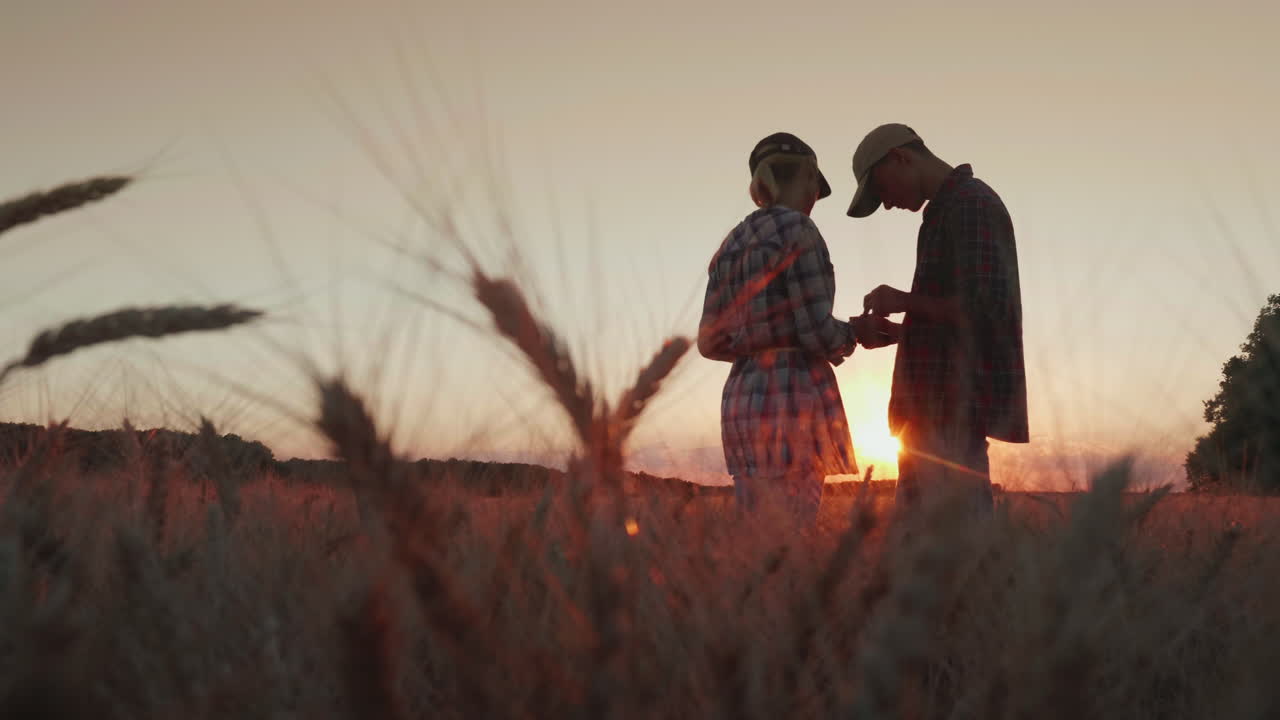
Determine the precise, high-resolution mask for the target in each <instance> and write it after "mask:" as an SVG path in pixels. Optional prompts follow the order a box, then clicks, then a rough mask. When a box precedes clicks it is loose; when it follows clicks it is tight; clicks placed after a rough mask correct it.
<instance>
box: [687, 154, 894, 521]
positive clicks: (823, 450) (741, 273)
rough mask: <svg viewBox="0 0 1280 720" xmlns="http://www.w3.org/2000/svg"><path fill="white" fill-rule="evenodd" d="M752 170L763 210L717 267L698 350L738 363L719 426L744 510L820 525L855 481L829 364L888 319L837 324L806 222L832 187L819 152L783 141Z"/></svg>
mask: <svg viewBox="0 0 1280 720" xmlns="http://www.w3.org/2000/svg"><path fill="white" fill-rule="evenodd" d="M747 166H748V168H749V169H750V170H751V185H750V194H751V199H752V201H754V202H755V204H756V207H757V208H758V209H757V210H755V211H754V212H752V213H751V214H750V215H748V216H747V217H746V218H745V219H744V220H743V221H742V222H740V223H738V225H737V227H735V228H734V229H733V230H732V231H730V232H729V234H728V236H727V237H726V238H725V239H724V242H723V243H722V244H721V245H720V249H719V250H718V251H717V252H716V254H715V256H714V257H713V258H712V259H711V264H710V267H709V268H708V275H709V277H708V282H707V294H706V299H705V301H704V303H703V312H702V320H701V322H700V323H699V328H698V350H699V352H701V353H702V355H703V356H704V357H708V358H711V359H713V360H724V361H727V362H732V363H733V368H732V369H731V370H730V371H729V379H728V380H727V381H726V382H725V385H724V392H723V394H722V396H721V403H720V429H721V438H722V440H723V443H724V456H725V462H726V464H727V465H728V469H729V473H730V474H731V475H732V476H733V484H734V496H735V498H736V500H737V502H738V505H739V506H740V507H741V508H743V509H744V510H747V511H754V510H755V509H756V508H757V507H758V506H759V502H760V498H761V497H762V496H770V497H773V498H774V499H775V501H776V502H778V503H780V504H781V505H782V506H783V507H784V508H785V509H786V510H787V511H788V512H789V513H790V514H791V515H792V517H794V518H795V519H796V520H797V521H798V522H799V523H800V524H802V525H812V524H813V522H814V520H815V519H816V518H817V514H818V507H819V505H820V504H821V502H822V486H823V484H824V482H825V479H826V476H827V475H836V474H847V473H856V472H857V465H856V463H855V461H854V456H853V443H852V440H851V438H850V436H849V425H848V423H847V422H846V420H845V413H844V404H843V403H842V402H841V400H840V390H839V388H838V387H837V385H836V378H835V373H834V372H833V371H832V369H831V366H832V365H838V364H840V363H841V362H843V361H844V358H845V357H847V356H848V355H850V354H851V353H852V352H853V351H854V348H855V347H856V345H857V342H858V333H859V331H864V332H866V333H868V334H870V333H873V332H884V331H887V328H886V327H881V326H882V325H886V324H887V323H889V321H888V320H885V319H884V318H878V317H874V316H863V317H858V318H851V319H850V321H848V322H846V321H843V320H837V319H836V318H834V317H832V315H831V308H832V303H833V300H834V296H835V275H834V269H833V268H832V265H831V259H830V255H829V254H828V252H827V244H826V242H825V241H824V240H823V239H822V234H821V233H819V232H818V228H817V226H815V225H814V224H813V221H812V220H810V219H809V213H810V212H811V211H812V210H813V206H814V204H815V203H816V202H817V201H818V200H819V199H821V198H824V197H827V196H828V195H830V194H831V187H830V186H829V185H828V184H827V180H826V178H824V177H823V175H822V172H821V171H819V170H818V161H817V156H816V155H815V154H814V152H813V150H812V149H811V148H810V147H809V146H808V145H806V144H805V143H804V142H803V141H801V140H800V139H799V138H797V137H796V136H794V135H791V134H790V133H775V134H773V135H770V136H768V137H766V138H764V139H763V140H761V141H760V142H759V143H757V144H756V146H755V149H753V150H752V151H751V155H750V157H749V158H748V161H747ZM864 344H867V343H864Z"/></svg>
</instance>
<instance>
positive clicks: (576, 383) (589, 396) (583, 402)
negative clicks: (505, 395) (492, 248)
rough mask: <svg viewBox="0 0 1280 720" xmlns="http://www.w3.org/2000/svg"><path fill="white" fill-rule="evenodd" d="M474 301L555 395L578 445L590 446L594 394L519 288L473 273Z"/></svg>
mask: <svg viewBox="0 0 1280 720" xmlns="http://www.w3.org/2000/svg"><path fill="white" fill-rule="evenodd" d="M471 287H472V289H473V290H474V291H475V294H476V299H477V300H479V301H480V304H481V305H484V306H485V307H486V308H487V309H488V310H489V313H490V314H491V315H493V324H494V325H495V326H496V327H497V329H498V332H500V333H502V334H503V335H505V336H506V338H507V339H508V340H510V341H511V342H512V343H513V344H514V345H515V346H516V347H517V348H519V349H520V352H522V353H523V354H524V356H525V357H526V358H527V359H528V360H529V364H531V365H532V366H533V369H534V370H535V371H536V372H537V373H538V377H539V378H541V379H542V382H544V383H546V385H547V387H549V388H551V391H552V392H554V393H555V395H556V399H557V400H558V401H559V402H560V405H561V407H563V408H564V410H565V412H566V413H568V415H569V420H570V421H571V422H572V423H573V427H574V430H575V431H577V433H578V437H579V438H580V439H581V440H582V444H583V445H584V446H586V447H590V446H591V443H592V435H593V433H594V430H593V427H592V425H593V419H594V417H595V407H596V401H595V394H594V392H593V390H592V388H591V383H589V382H587V381H586V380H585V379H579V377H578V374H577V370H576V369H575V368H574V366H573V361H572V360H571V359H570V358H569V353H568V352H567V351H566V350H565V348H564V344H563V343H562V342H561V341H560V339H559V338H558V337H556V334H555V333H554V332H552V330H551V329H550V328H549V327H547V326H546V325H544V324H542V323H541V322H538V319H537V318H536V317H535V316H534V314H533V311H532V310H530V309H529V304H528V303H527V302H525V299H524V295H523V294H522V293H521V292H520V289H519V288H517V287H516V286H515V284H514V283H512V282H511V281H510V280H507V279H505V278H498V279H496V280H495V279H491V278H489V277H488V276H487V275H485V274H484V273H483V272H481V271H479V270H476V271H475V274H474V275H473V276H472V278H471Z"/></svg>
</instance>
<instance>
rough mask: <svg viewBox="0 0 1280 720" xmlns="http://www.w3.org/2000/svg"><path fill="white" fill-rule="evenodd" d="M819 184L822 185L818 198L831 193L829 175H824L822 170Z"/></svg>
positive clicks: (819, 174) (819, 172) (819, 175)
mask: <svg viewBox="0 0 1280 720" xmlns="http://www.w3.org/2000/svg"><path fill="white" fill-rule="evenodd" d="M818 184H819V185H820V188H819V190H818V199H822V198H824V197H826V196H828V195H830V194H831V185H830V184H829V183H828V182H827V176H826V175H823V174H822V171H821V170H819V171H818Z"/></svg>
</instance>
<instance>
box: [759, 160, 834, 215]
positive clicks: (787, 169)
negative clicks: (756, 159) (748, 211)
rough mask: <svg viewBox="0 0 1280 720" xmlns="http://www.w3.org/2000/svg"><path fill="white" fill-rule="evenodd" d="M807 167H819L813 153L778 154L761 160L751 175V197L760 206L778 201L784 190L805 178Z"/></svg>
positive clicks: (814, 168) (815, 169)
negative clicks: (804, 171) (803, 171)
mask: <svg viewBox="0 0 1280 720" xmlns="http://www.w3.org/2000/svg"><path fill="white" fill-rule="evenodd" d="M805 168H812V169H813V170H814V171H815V174H816V171H817V169H818V162H817V159H816V158H814V157H813V156H811V155H790V154H781V153H779V154H777V155H772V156H770V157H767V158H765V159H763V160H761V161H760V164H759V165H757V166H756V171H755V172H754V173H752V175H751V185H750V187H749V190H750V192H751V199H752V200H754V201H755V203H756V205H757V206H759V207H764V206H766V205H771V204H773V203H776V202H778V198H780V197H781V196H782V191H783V190H785V189H787V188H789V187H791V186H792V185H794V184H795V183H796V182H797V181H799V180H801V179H803V177H804V175H803V173H802V172H801V171H802V170H804V169H805Z"/></svg>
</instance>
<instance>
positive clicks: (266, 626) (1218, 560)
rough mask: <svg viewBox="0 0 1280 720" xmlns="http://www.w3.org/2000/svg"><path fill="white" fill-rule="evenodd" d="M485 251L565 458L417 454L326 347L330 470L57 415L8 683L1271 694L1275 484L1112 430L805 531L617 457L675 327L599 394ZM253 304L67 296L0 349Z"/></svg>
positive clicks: (769, 709)
mask: <svg viewBox="0 0 1280 720" xmlns="http://www.w3.org/2000/svg"><path fill="white" fill-rule="evenodd" d="M117 186H118V187H117ZM123 186H124V184H122V183H115V184H107V185H105V186H104V185H103V184H102V183H96V184H94V183H90V184H88V185H86V186H84V187H88V188H89V189H91V190H92V192H88V191H86V192H85V193H84V194H82V195H81V196H80V197H79V200H77V199H76V197H75V195H74V191H73V190H68V189H67V188H61V189H58V190H56V191H53V193H52V194H51V195H50V197H49V199H48V204H47V206H46V207H43V208H42V204H41V201H40V197H41V196H40V195H39V194H36V195H32V196H29V197H25V198H22V199H20V201H15V203H13V204H8V205H4V206H0V217H7V218H9V220H7V221H6V222H8V223H9V227H13V226H16V225H18V224H20V223H23V222H30V221H34V220H35V219H37V218H39V217H41V216H43V215H46V214H50V213H54V212H59V211H61V210H63V209H68V208H71V207H75V206H76V205H77V204H78V202H81V201H82V202H89V201H94V200H97V199H100V198H101V197H102V196H103V193H104V192H105V191H106V190H104V187H105V188H106V189H107V190H110V191H111V192H114V191H115V190H117V189H120V188H121V187H123ZM68 187H72V188H74V187H75V186H68ZM5 229H7V227H5V226H3V225H0V232H3V231H4V230H5ZM471 270H472V274H471V277H470V280H469V282H470V283H471V287H472V288H473V289H474V294H475V298H476V300H477V302H478V303H479V304H480V306H481V307H483V308H484V309H485V310H487V312H488V313H489V314H490V316H491V319H492V328H493V332H494V334H495V337H497V338H500V339H502V341H504V342H508V343H510V346H511V347H512V348H513V349H514V350H515V351H517V352H518V353H520V354H521V355H522V356H523V357H524V358H525V359H526V360H527V361H528V364H529V366H530V369H531V370H532V373H533V376H534V377H536V378H537V379H538V381H539V382H541V383H544V384H545V385H546V389H547V390H548V391H549V392H550V393H551V394H552V395H553V396H554V397H555V398H556V399H557V401H558V402H559V404H560V405H561V406H562V408H563V410H564V412H565V414H566V416H567V418H568V419H569V421H570V423H571V426H572V427H573V429H574V431H575V432H576V435H577V442H578V445H577V450H576V452H575V456H574V458H573V460H572V462H571V463H570V466H569V471H568V472H567V473H566V474H565V475H564V476H563V478H562V479H561V480H559V481H557V482H553V483H550V484H548V485H546V487H545V488H543V489H541V490H538V491H533V492H529V491H512V492H510V493H507V494H505V495H503V496H500V497H479V496H477V495H476V494H474V493H471V492H469V491H467V490H466V485H465V483H462V482H453V481H451V480H450V479H449V478H447V477H446V478H443V479H440V478H438V479H436V480H434V481H431V482H424V481H422V479H421V478H419V477H417V476H415V475H414V474H413V473H412V472H410V471H409V469H408V463H406V461H405V459H402V458H399V457H397V456H396V455H395V453H394V452H393V451H392V449H391V447H390V445H389V443H388V441H387V439H386V433H385V432H384V431H383V429H382V428H380V427H379V425H378V421H377V419H376V418H374V417H373V416H372V414H371V413H370V411H369V410H368V408H367V406H366V405H365V403H364V402H363V400H362V398H361V395H360V393H359V391H358V389H356V388H352V387H350V386H349V385H348V384H347V383H346V382H344V381H343V380H342V379H341V378H331V377H317V378H313V380H314V385H315V390H316V405H315V414H314V423H315V426H316V428H317V429H318V430H319V431H320V432H321V433H323V434H324V436H325V437H327V438H328V440H329V441H330V443H331V444H332V449H333V452H334V455H335V456H337V457H340V458H342V459H343V461H344V462H345V465H344V466H343V467H344V471H343V473H342V474H341V477H338V478H308V477H288V478H284V477H280V476H278V475H275V474H273V473H268V472H246V471H244V470H243V468H242V467H241V466H239V465H237V464H236V463H235V462H233V461H232V459H231V458H228V457H226V456H225V455H224V454H223V452H222V450H221V449H220V446H219V445H218V443H216V442H215V441H214V440H215V438H216V437H217V430H216V428H214V427H213V425H212V424H211V423H209V422H207V421H206V422H205V423H204V424H203V426H202V428H201V433H200V437H201V442H199V443H197V444H196V445H194V446H193V447H192V448H191V449H190V450H189V451H188V452H187V454H186V455H185V456H184V457H183V458H181V462H177V461H174V460H172V459H170V458H161V457H159V456H155V455H152V454H151V451H150V450H149V448H148V447H147V446H146V445H145V444H144V443H143V442H142V440H141V438H143V437H144V435H143V434H142V433H139V432H138V431H136V430H134V429H133V428H130V427H126V428H125V431H126V432H125V434H124V436H125V437H126V438H128V439H129V441H128V442H126V444H125V446H124V450H123V453H122V457H121V458H120V462H119V463H118V464H117V465H116V466H115V467H113V468H111V469H109V470H104V471H97V472H88V471H85V470H84V469H83V467H82V466H81V465H80V464H79V463H78V461H77V458H76V455H75V450H74V449H73V448H70V447H68V446H67V444H66V443H65V442H64V441H65V425H64V426H53V427H50V428H49V429H48V431H47V432H46V433H44V434H43V435H42V436H41V440H40V441H39V442H37V443H34V444H33V445H32V446H31V447H28V448H26V449H25V450H24V451H23V452H20V453H13V454H12V455H10V456H7V457H4V458H0V460H2V461H3V465H2V467H0V493H2V503H0V608H2V609H0V617H2V618H3V624H2V625H0V666H2V667H3V672H0V716H2V717H15V718H17V717H41V718H79V717H86V718H87V717H94V718H174V717H185V718H232V717H234V718H328V717H333V718H340V717H353V718H354V717H358V718H373V717H377V718H419V717H432V718H584V719H586V718H590V719H592V720H595V719H598V718H695V717H716V718H724V719H726V720H739V719H749V718H783V717H785V718H828V717H829V718H1010V719H1013V718H1063V719H1066V718H1152V719H1155V718H1162V719H1163V718H1270V717H1277V716H1280V690H1277V688H1276V687H1275V683H1274V682H1273V681H1272V675H1271V673H1272V672H1273V668H1274V667H1275V661H1277V660H1280V627H1278V625H1280V611H1278V610H1277V608H1280V559H1277V556H1276V553H1275V552H1274V548H1275V547H1276V546H1277V541H1278V540H1280V512H1278V511H1280V505H1278V504H1277V503H1276V501H1273V500H1269V499H1263V498H1247V497H1203V496H1189V495H1174V494H1169V493H1167V492H1164V491H1157V492H1141V493H1139V492H1130V491H1129V489H1130V486H1131V485H1133V484H1134V481H1135V480H1136V478H1133V477H1132V472H1131V470H1130V467H1129V466H1128V465H1127V464H1126V463H1125V462H1124V461H1118V462H1117V463H1116V464H1115V465H1114V466H1112V467H1111V468H1110V469H1108V470H1106V471H1105V472H1103V473H1101V474H1099V475H1098V476H1097V477H1095V478H1093V480H1092V483H1091V487H1090V489H1089V490H1088V491H1087V492H1082V493H1075V494H1063V495H1032V494H1021V493H1006V494H1004V495H1002V496H1001V497H1000V498H999V500H998V502H997V509H996V512H995V514H994V516H993V517H992V518H991V519H989V520H985V521H974V520H973V519H972V518H970V517H968V516H966V515H965V514H963V513H960V512H958V511H957V510H956V509H954V508H953V507H952V506H951V505H950V504H949V503H948V502H947V501H946V499H945V498H944V499H942V500H940V501H939V502H938V503H936V504H934V505H931V506H929V507H926V508H924V509H923V510H922V511H920V512H919V513H918V514H914V515H911V516H908V517H898V516H895V514H894V512H893V507H892V500H891V499H890V498H888V497H885V496H884V495H882V494H874V493H870V492H863V493H851V494H844V495H841V496H838V497H835V496H831V497H828V498H827V499H826V500H825V501H824V504H823V507H822V510H821V514H820V516H819V521H818V524H817V526H816V527H815V528H813V529H811V530H808V531H800V530H797V529H796V528H794V527H793V526H792V525H791V524H790V523H789V521H788V520H787V519H786V518H785V517H782V516H775V515H771V514H769V513H768V512H767V511H766V512H765V513H764V514H762V515H761V516H758V517H749V518H748V517H743V516H741V515H739V514H738V512H737V510H736V509H735V508H734V507H733V504H732V499H731V497H714V496H712V497H696V496H688V495H681V494H677V493H672V492H669V491H667V490H665V489H662V488H658V487H655V488H652V489H646V488H645V487H643V486H642V485H640V486H637V485H636V484H635V483H634V482H631V483H628V482H626V481H624V477H625V468H626V449H627V438H628V437H629V433H630V431H631V429H632V428H633V427H634V426H635V423H636V422H637V420H638V419H639V418H640V417H641V416H642V414H643V412H644V410H645V407H646V406H647V404H648V402H649V401H650V400H651V399H652V398H653V397H655V396H656V395H657V394H659V393H660V392H661V386H662V383H663V381H664V379H665V378H666V377H667V375H668V374H669V373H670V372H671V370H672V369H673V368H674V367H675V366H676V365H677V364H678V363H679V362H680V360H681V358H682V356H683V355H684V354H685V353H686V352H687V350H688V348H689V343H688V341H687V340H685V339H684V338H679V337H676V338H671V339H670V340H669V341H668V342H667V343H665V344H664V345H663V346H662V347H661V348H657V349H656V351H655V353H654V355H653V356H652V358H651V360H650V362H649V363H648V364H647V365H646V366H645V367H644V368H643V369H642V370H641V371H640V372H639V373H638V374H637V376H636V379H635V382H634V383H633V384H632V387H631V388H630V389H628V390H627V391H626V392H624V393H622V394H621V395H620V396H619V397H618V398H617V399H616V400H610V399H608V398H605V397H603V396H602V395H601V394H600V393H599V392H598V391H597V390H596V389H595V388H594V387H593V386H592V384H591V382H590V381H589V379H588V378H585V377H582V376H581V375H580V373H578V372H577V370H576V368H575V367H574V366H573V363H572V361H571V359H570V358H569V357H568V355H567V353H566V352H565V351H564V350H563V348H564V343H563V342H562V340H561V339H560V338H559V337H558V336H557V335H556V334H555V332H554V331H553V329H551V328H550V327H549V326H548V325H546V324H545V323H543V322H542V321H541V320H540V319H539V318H537V317H536V316H535V314H534V312H533V310H532V309H531V308H530V306H529V304H528V303H527V302H526V301H525V298H524V295H523V294H522V292H521V290H520V289H519V288H518V287H517V286H516V285H515V284H513V283H512V282H510V281H508V280H506V279H503V278H500V277H493V276H490V275H489V274H487V273H486V272H485V271H484V269H483V268H481V267H478V266H473V267H472V268H471ZM257 317H258V314H257V313H256V311H252V310H247V309H241V308H235V307H228V306H217V307H213V308H189V307H183V308H153V309H151V310H145V311H143V310H136V309H129V310H126V311H115V312H112V313H107V314H104V315H100V316H95V317H93V318H89V319H87V320H79V321H72V322H70V323H68V324H66V325H64V326H61V327H60V328H54V329H51V330H49V331H47V332H45V333H42V334H40V335H38V336H37V337H36V340H35V341H34V342H33V343H32V345H31V348H30V349H29V351H28V352H27V353H26V354H25V355H23V356H22V357H21V358H18V359H16V360H14V361H13V362H12V363H10V364H9V365H8V366H7V368H8V370H6V371H5V373H4V374H0V381H3V380H4V379H5V374H7V373H8V372H9V371H10V370H18V369H24V370H33V369H35V368H36V367H38V366H39V365H41V364H43V363H45V362H47V361H52V360H53V359H54V358H56V357H58V356H61V355H65V354H67V353H70V352H75V351H78V350H80V349H83V348H88V347H90V346H93V345H96V344H100V343H105V342H112V341H114V340H119V339H124V338H128V337H139V336H145V337H162V336H165V335H169V334H175V333H179V332H194V331H215V330H225V329H227V328H231V327H232V326H234V325H238V324H241V323H244V322H250V321H253V320H254V319H256V318H257ZM513 484H514V485H518V484H519V483H513Z"/></svg>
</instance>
